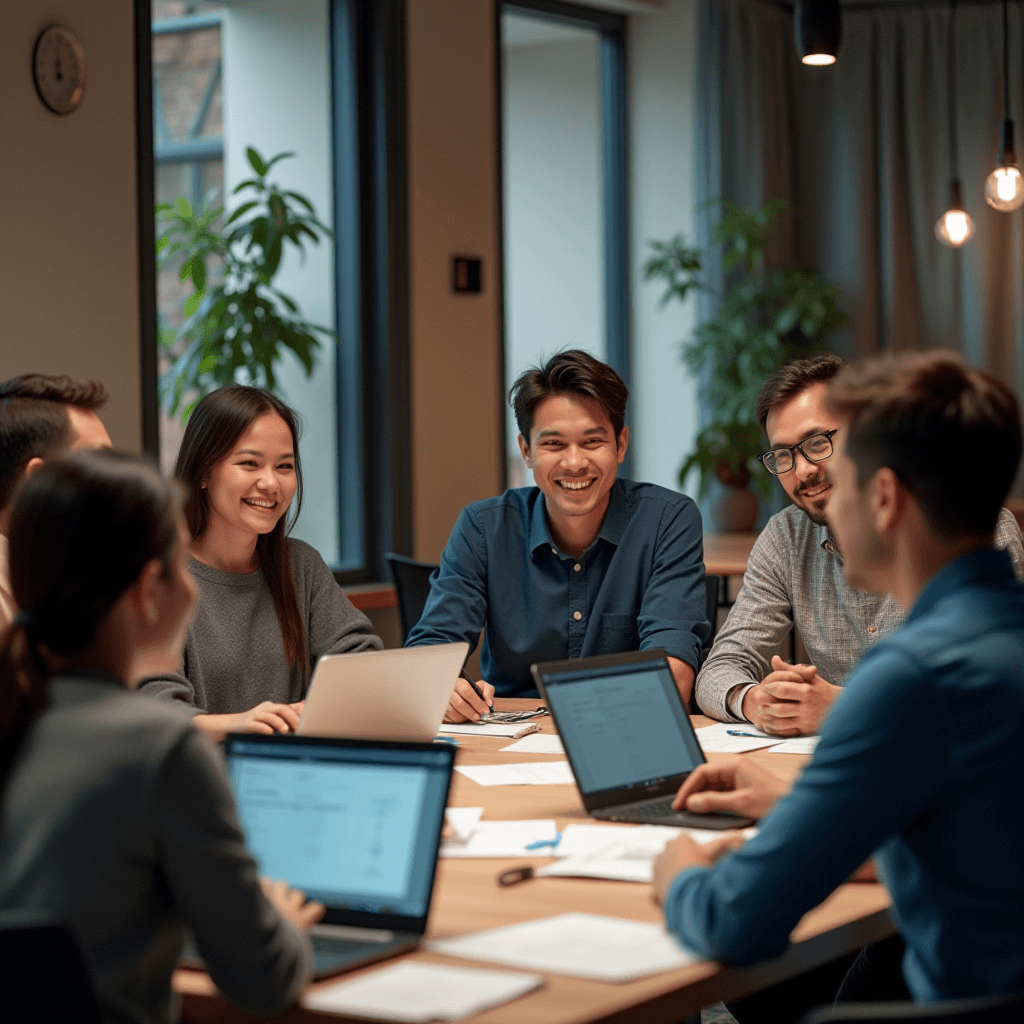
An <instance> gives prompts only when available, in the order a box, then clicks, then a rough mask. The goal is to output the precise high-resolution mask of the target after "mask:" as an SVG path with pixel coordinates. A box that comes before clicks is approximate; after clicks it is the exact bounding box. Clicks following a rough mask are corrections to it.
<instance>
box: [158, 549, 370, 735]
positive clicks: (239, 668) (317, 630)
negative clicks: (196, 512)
mask: <svg viewBox="0 0 1024 1024" xmlns="http://www.w3.org/2000/svg"><path fill="white" fill-rule="evenodd" d="M288 550H289V553H290V555H291V561H292V574H293V576H294V578H295V593H296V596H297V597H298V599H299V614H300V615H301V616H302V619H303V622H304V623H305V626H306V641H307V644H308V647H309V667H308V670H307V672H306V673H305V676H306V678H305V679H304V678H303V672H302V671H301V670H300V669H299V667H298V666H296V665H289V664H288V662H287V660H286V659H285V653H284V640H283V639H282V637H281V626H280V624H279V623H278V620H277V610H276V608H275V607H274V598H273V595H272V594H271V592H270V587H269V586H268V584H267V581H266V580H265V579H264V577H263V572H262V570H260V569H257V570H256V571H255V572H250V573H244V574H241V575H238V574H235V573H229V572H222V571H221V570H219V569H214V568H211V567H210V566H209V565H205V564H204V563H202V562H198V561H196V560H195V559H190V560H189V568H190V569H191V570H192V575H193V576H194V577H195V578H196V582H197V583H198V584H199V608H198V610H197V611H196V617H195V619H194V620H193V622H192V625H191V626H189V628H188V642H187V644H186V646H185V663H184V666H183V668H182V671H181V672H180V673H171V674H169V675H166V676H153V677H150V678H149V679H146V680H144V681H143V683H142V686H141V687H140V689H141V692H142V693H146V694H149V695H151V696H158V697H165V698H173V699H175V700H180V701H183V702H184V703H186V704H189V705H191V706H192V707H193V708H195V710H196V711H197V712H205V713H206V714H211V715H222V714H237V713H238V712H241V711H247V710H248V709H249V708H253V707H255V706H256V705H257V704H259V703H261V702H262V701H265V700H272V701H277V702H279V703H282V704H284V703H292V702H294V701H299V700H302V699H303V698H304V697H305V695H306V687H307V685H308V679H309V675H310V671H311V670H312V667H313V665H315V664H316V660H317V658H319V657H320V656H321V655H322V654H343V653H346V652H348V651H379V650H380V649H381V647H382V646H383V644H382V643H381V642H380V640H378V639H377V637H375V636H374V635H373V634H372V633H371V632H370V629H371V626H370V620H369V619H368V618H367V617H366V616H365V615H363V613H362V612H360V611H357V610H356V609H355V608H354V607H353V606H352V602H351V601H349V599H348V598H347V597H346V596H345V594H344V593H343V592H342V590H341V588H340V587H339V586H338V584H337V583H336V582H335V579H334V576H333V575H332V573H331V570H330V569H329V568H328V567H327V564H326V563H325V562H324V560H323V559H322V558H321V557H320V555H319V554H318V553H317V551H316V550H315V549H314V548H311V547H310V546H309V545H308V544H306V543H304V542H303V541H301V540H289V541H288Z"/></svg>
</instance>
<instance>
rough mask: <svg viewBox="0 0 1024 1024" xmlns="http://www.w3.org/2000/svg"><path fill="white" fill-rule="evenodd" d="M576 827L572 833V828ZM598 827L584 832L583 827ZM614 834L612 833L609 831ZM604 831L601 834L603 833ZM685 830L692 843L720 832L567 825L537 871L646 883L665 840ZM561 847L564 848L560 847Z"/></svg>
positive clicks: (720, 835) (699, 841)
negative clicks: (548, 858)
mask: <svg viewBox="0 0 1024 1024" xmlns="http://www.w3.org/2000/svg"><path fill="white" fill-rule="evenodd" d="M573 829H579V830H581V831H580V832H577V833H576V834H573V832H572V831H571V830H573ZM584 829H587V830H591V829H593V830H599V831H594V832H588V833H584V832H582V830H584ZM613 832H614V833H616V834H614V835H613V834H612V833H613ZM602 833H603V834H602ZM683 833H685V834H686V835H688V836H689V837H690V838H691V839H693V840H694V842H697V843H700V844H701V845H703V844H704V843H710V842H712V841H713V840H715V839H720V838H721V837H722V833H721V832H715V831H713V830H712V829H703V828H685V829H683V828H673V827H672V826H669V825H636V826H633V827H631V828H614V829H613V828H609V827H608V826H604V825H569V826H568V827H567V828H566V830H565V832H564V833H563V834H562V841H561V842H560V843H559V844H558V848H557V849H556V851H555V856H556V857H558V858H559V859H558V860H557V861H556V862H555V863H554V864H547V865H545V866H544V867H542V868H540V869H539V870H538V871H537V872H536V874H537V875H539V876H542V877H545V878H550V877H559V878H566V877H572V878H608V879H612V880H614V881H619V882H649V881H651V878H652V876H653V873H654V859H655V857H657V856H658V854H659V853H661V851H662V850H664V849H665V845H666V843H669V842H670V841H671V840H673V839H676V838H678V837H679V836H680V835H681V834H683ZM563 847H564V849H563Z"/></svg>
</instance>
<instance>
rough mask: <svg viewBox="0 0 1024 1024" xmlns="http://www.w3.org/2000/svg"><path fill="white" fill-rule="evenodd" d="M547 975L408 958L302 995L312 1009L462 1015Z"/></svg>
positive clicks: (380, 1015) (395, 1016)
mask: <svg viewBox="0 0 1024 1024" xmlns="http://www.w3.org/2000/svg"><path fill="white" fill-rule="evenodd" d="M543 984H544V979H543V978H540V977H538V976H537V975H536V974H512V973H511V972H509V971H481V970H474V969H471V968H467V967H445V966H443V965H441V964H421V963H415V962H412V961H409V960H406V961H403V962H402V963H398V964H394V965H393V966H391V967H384V968H382V969H381V970H379V971H373V972H372V973H370V974H364V975H363V976H362V977H359V978H354V979H353V980H351V981H342V982H339V983H338V984H337V985H331V986H330V987H329V988H322V989H320V990H319V991H317V992H314V993H312V994H310V995H307V996H305V997H304V998H303V1000H302V1002H303V1004H304V1005H305V1006H306V1007H308V1008H309V1009H311V1010H320V1011H321V1012H324V1013H343V1014H345V1015H346V1016H356V1017H371V1018H373V1019H374V1020H395V1021H408V1022H410V1024H413V1022H418V1021H430V1020H461V1019H462V1018H463V1017H469V1016H471V1015H472V1014H474V1013H479V1012H480V1011H481V1010H486V1009H487V1008H488V1007H489V1006H497V1005H498V1004H499V1003H507V1002H508V1001H509V1000H510V999H518V998H519V997H520V996H521V995H525V994H526V993H527V992H532V991H533V989H535V988H540V986H541V985H543Z"/></svg>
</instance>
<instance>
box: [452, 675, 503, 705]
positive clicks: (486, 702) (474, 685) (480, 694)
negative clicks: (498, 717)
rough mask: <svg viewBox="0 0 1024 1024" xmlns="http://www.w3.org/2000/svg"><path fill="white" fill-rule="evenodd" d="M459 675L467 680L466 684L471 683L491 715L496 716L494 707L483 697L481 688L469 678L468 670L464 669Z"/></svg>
mask: <svg viewBox="0 0 1024 1024" xmlns="http://www.w3.org/2000/svg"><path fill="white" fill-rule="evenodd" d="M459 675H461V676H462V678H463V679H465V680H466V682H467V683H469V685H470V686H472V687H473V692H474V693H475V694H476V695H477V696H478V697H479V698H480V699H481V700H482V701H483V702H484V703H485V704H486V705H487V707H488V709H489V710H490V712H491V714H492V715H493V714H494V705H493V704H492V703H491V702H490V701H489V700H488V699H487V698H486V697H485V696H484V695H483V692H482V691H481V689H480V687H479V686H477V685H476V683H474V682H473V680H472V679H470V678H469V675H468V673H467V672H466V670H465V669H463V670H462V671H461V672H460V673H459Z"/></svg>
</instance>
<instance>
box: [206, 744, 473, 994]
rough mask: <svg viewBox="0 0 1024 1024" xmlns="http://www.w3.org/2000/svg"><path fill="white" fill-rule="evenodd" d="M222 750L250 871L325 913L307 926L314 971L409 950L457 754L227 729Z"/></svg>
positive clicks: (418, 933)
mask: <svg viewBox="0 0 1024 1024" xmlns="http://www.w3.org/2000/svg"><path fill="white" fill-rule="evenodd" d="M225 752H226V755H227V765H228V773H229V775H230V778H231V784H232V787H233V789H234V793H235V801H236V803H237V807H238V817H239V820H240V822H241V825H242V829H243V831H244V832H245V840H246V846H247V847H248V848H249V851H250V853H252V855H253V857H254V858H255V859H256V862H257V864H258V865H259V871H260V874H261V875H265V876H268V877H270V878H275V879H277V878H283V879H284V880H285V881H286V882H288V884H289V885H291V886H293V887H294V888H296V889H301V890H302V891H303V892H304V893H305V894H306V896H307V897H309V898H310V899H315V900H319V901H320V902H321V903H323V904H324V905H325V906H326V908H327V911H326V913H325V914H324V917H323V919H322V921H321V922H320V923H319V924H316V925H314V926H313V928H312V929H311V930H310V937H311V938H312V940H313V952H314V954H315V965H314V975H315V976H316V977H324V976H325V975H328V974H334V973H336V972H338V971H346V970H350V969H352V968H354V967H359V966H362V965H363V964H367V963H371V962H372V961H374V960H381V959H384V958H385V957H389V956H394V955H395V954H397V953H401V952H404V951H405V950H408V949H412V948H413V947H415V946H416V945H417V944H418V943H419V942H420V940H421V939H422V937H423V933H424V932H425V931H426V927H427V914H428V912H429V910H430V900H431V895H432V893H433V889H434V872H435V868H436V865H437V849H438V844H439V843H440V839H441V828H442V825H443V824H444V809H445V804H446V803H447V802H448V787H449V785H450V783H451V777H452V767H453V764H454V760H455V754H456V750H455V748H454V747H452V746H451V745H449V744H441V743H394V742H383V741H379V742H375V741H370V740H350V739H332V738H324V737H314V736H278V735H274V736H254V735H251V734H246V735H239V734H232V735H229V736H228V737H227V740H226V741H225Z"/></svg>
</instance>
